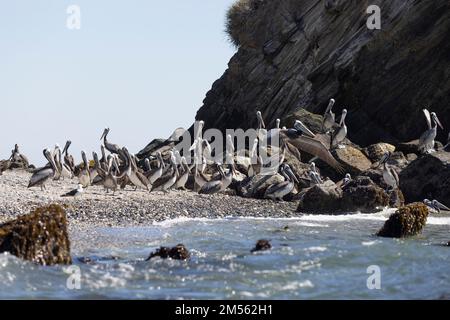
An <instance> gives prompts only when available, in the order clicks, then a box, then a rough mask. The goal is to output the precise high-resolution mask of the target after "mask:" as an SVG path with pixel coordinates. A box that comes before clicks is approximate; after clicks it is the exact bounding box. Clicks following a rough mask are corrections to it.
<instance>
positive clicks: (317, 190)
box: [298, 180, 342, 214]
mask: <svg viewBox="0 0 450 320" xmlns="http://www.w3.org/2000/svg"><path fill="white" fill-rule="evenodd" d="M341 199H342V190H341V189H340V188H339V187H338V186H337V185H336V184H335V183H334V182H333V181H331V180H327V181H325V182H324V183H323V184H321V185H315V186H313V187H312V188H310V189H309V190H307V191H306V192H305V194H304V195H303V198H302V201H301V202H300V205H299V207H298V211H300V212H304V213H315V214H333V213H338V212H340V211H341Z"/></svg>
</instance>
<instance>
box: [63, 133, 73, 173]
mask: <svg viewBox="0 0 450 320" xmlns="http://www.w3.org/2000/svg"><path fill="white" fill-rule="evenodd" d="M71 144H72V141H70V140H68V141H67V142H66V145H65V146H64V149H63V155H64V164H65V165H66V166H67V167H68V168H70V171H71V172H72V173H73V172H75V161H74V159H73V157H72V156H71V155H70V154H69V147H70V145H71Z"/></svg>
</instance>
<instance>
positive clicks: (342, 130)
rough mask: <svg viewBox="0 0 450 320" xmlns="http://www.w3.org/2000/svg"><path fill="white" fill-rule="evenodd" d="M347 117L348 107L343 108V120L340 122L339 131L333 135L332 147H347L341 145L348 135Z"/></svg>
mask: <svg viewBox="0 0 450 320" xmlns="http://www.w3.org/2000/svg"><path fill="white" fill-rule="evenodd" d="M346 117H347V109H344V110H342V115H341V121H340V122H339V129H337V132H335V133H333V137H332V140H331V147H332V148H335V147H337V148H345V146H343V145H341V143H342V142H344V140H345V138H346V137H347V131H348V130H347V125H346V124H345V118H346Z"/></svg>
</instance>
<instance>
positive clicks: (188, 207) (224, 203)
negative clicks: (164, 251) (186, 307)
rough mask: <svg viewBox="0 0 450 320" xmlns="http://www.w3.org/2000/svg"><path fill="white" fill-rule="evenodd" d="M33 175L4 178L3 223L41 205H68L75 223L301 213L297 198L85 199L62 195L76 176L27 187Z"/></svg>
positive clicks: (91, 192) (0, 194)
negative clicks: (278, 199)
mask: <svg viewBox="0 0 450 320" xmlns="http://www.w3.org/2000/svg"><path fill="white" fill-rule="evenodd" d="M30 176H31V174H30V173H28V172H25V171H6V172H4V173H3V175H2V176H0V223H2V222H5V221H8V220H11V219H14V218H15V217H17V216H18V215H22V214H27V213H30V211H31V210H33V209H34V208H36V207H39V206H42V205H46V204H51V203H58V204H62V205H66V206H67V214H68V218H69V223H70V225H71V227H83V225H84V226H89V227H93V226H111V227H122V226H137V225H149V224H152V223H153V222H155V221H163V220H167V219H174V218H179V217H187V218H224V217H229V216H233V217H243V216H245V217H261V218H267V217H272V218H286V217H296V216H300V215H301V214H300V213H299V212H296V208H297V205H298V204H297V203H295V202H273V201H269V200H256V199H245V198H241V197H237V196H231V195H226V194H216V195H199V194H197V193H194V192H191V191H174V190H172V191H170V192H169V193H166V194H164V193H162V192H153V193H149V192H146V191H142V190H137V191H134V190H133V188H132V187H127V188H126V189H125V190H121V191H118V192H116V194H115V196H113V195H112V193H109V194H107V193H105V191H104V190H103V187H100V186H93V187H89V188H88V189H87V190H85V192H84V194H83V196H82V197H80V198H76V199H74V198H61V195H62V194H64V193H66V192H68V191H70V190H72V189H74V188H75V187H76V185H77V180H76V179H73V180H65V181H49V182H48V183H47V185H46V187H47V190H44V191H41V190H40V188H39V187H37V188H31V189H27V185H28V181H29V178H30Z"/></svg>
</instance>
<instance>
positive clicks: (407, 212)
mask: <svg viewBox="0 0 450 320" xmlns="http://www.w3.org/2000/svg"><path fill="white" fill-rule="evenodd" d="M428 214H429V210H428V207H427V206H426V205H425V204H423V203H421V202H417V203H412V204H409V205H407V206H404V207H401V208H400V209H399V210H398V211H397V212H395V213H394V214H392V215H391V216H390V217H389V220H388V221H386V223H385V224H384V226H383V228H381V230H380V231H378V233H377V236H379V237H388V238H404V237H412V236H416V235H418V234H420V233H421V232H422V229H423V228H424V227H425V225H426V223H427V218H428Z"/></svg>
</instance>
